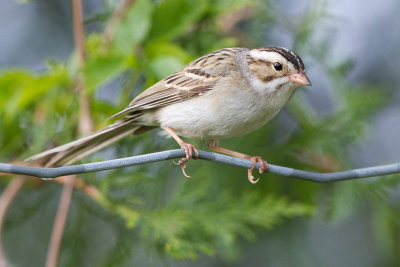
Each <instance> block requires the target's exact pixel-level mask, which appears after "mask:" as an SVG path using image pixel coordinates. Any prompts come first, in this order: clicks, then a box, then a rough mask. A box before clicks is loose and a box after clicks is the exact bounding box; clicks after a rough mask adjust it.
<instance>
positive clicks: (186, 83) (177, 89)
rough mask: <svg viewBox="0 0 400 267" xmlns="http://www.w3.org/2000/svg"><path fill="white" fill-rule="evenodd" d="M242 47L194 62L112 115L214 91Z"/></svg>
mask: <svg viewBox="0 0 400 267" xmlns="http://www.w3.org/2000/svg"><path fill="white" fill-rule="evenodd" d="M243 50H245V48H230V49H221V50H218V51H215V52H213V53H210V54H207V55H204V56H202V57H200V58H198V59H196V60H194V61H192V62H191V63H189V64H188V65H187V66H186V67H185V68H183V69H182V70H180V71H178V72H176V73H174V74H172V75H170V76H168V77H166V78H164V79H163V80H161V81H159V82H158V83H156V84H154V85H153V86H151V87H149V88H148V89H146V90H145V91H144V92H142V93H141V94H139V95H138V96H137V97H136V98H135V99H133V101H132V102H131V103H130V104H129V106H128V107H127V108H126V109H124V110H122V111H121V112H118V113H117V114H115V115H114V116H113V117H117V116H120V115H123V114H127V113H130V112H132V111H136V110H144V109H152V108H158V107H162V106H165V105H169V104H173V103H177V102H181V101H184V100H187V99H190V98H192V97H195V96H199V95H202V94H204V93H206V92H207V91H209V90H212V89H213V87H214V86H215V84H216V83H217V82H218V81H219V79H221V78H222V77H225V76H227V75H229V73H230V72H231V71H232V70H233V69H234V68H236V64H235V53H236V52H238V51H243Z"/></svg>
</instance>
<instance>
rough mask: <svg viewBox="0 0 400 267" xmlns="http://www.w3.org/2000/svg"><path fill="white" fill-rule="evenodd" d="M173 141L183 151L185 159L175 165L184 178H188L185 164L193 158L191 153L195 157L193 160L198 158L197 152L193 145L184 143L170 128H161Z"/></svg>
mask: <svg viewBox="0 0 400 267" xmlns="http://www.w3.org/2000/svg"><path fill="white" fill-rule="evenodd" d="M163 129H164V130H165V131H166V132H167V133H168V134H169V135H170V136H171V137H172V138H174V139H175V141H176V142H177V143H178V144H179V146H180V147H181V148H182V149H184V150H185V154H186V157H184V158H182V159H181V160H180V161H179V162H178V163H177V165H178V166H181V168H182V172H183V175H185V176H186V177H188V178H189V177H190V176H189V175H187V174H186V171H185V168H186V162H187V161H188V160H190V159H192V158H193V151H194V154H195V157H194V158H193V159H197V158H198V157H199V151H198V150H197V149H196V148H195V147H194V145H192V144H189V143H186V142H184V141H183V140H182V139H181V138H180V137H179V136H178V135H177V134H176V133H175V132H174V131H173V130H172V129H171V128H170V127H164V128H163Z"/></svg>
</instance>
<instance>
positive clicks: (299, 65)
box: [260, 46, 305, 71]
mask: <svg viewBox="0 0 400 267" xmlns="http://www.w3.org/2000/svg"><path fill="white" fill-rule="evenodd" d="M260 51H267V52H276V53H278V54H280V55H281V56H283V57H284V58H285V59H286V60H287V61H289V62H291V63H292V64H293V65H294V67H295V68H296V69H297V70H299V71H304V69H305V67H304V63H303V60H301V58H300V57H299V56H298V55H296V54H295V53H294V52H293V51H291V50H289V49H286V48H283V47H276V46H273V47H265V48H261V49H260Z"/></svg>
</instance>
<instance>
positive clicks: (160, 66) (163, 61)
mask: <svg viewBox="0 0 400 267" xmlns="http://www.w3.org/2000/svg"><path fill="white" fill-rule="evenodd" d="M184 65H185V64H184V62H182V60H180V59H179V58H177V57H174V56H160V57H157V58H155V59H154V60H152V61H151V62H150V64H149V70H150V71H151V72H152V74H153V75H154V76H155V77H156V79H157V80H160V79H162V78H164V77H166V76H168V75H170V74H172V73H174V72H176V71H178V70H179V69H181V68H182V67H183V66H184Z"/></svg>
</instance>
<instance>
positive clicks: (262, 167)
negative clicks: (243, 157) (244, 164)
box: [247, 156, 268, 184]
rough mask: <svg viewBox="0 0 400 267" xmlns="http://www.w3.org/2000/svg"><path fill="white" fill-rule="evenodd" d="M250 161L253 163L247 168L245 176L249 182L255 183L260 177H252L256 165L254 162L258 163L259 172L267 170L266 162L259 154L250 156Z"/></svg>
mask: <svg viewBox="0 0 400 267" xmlns="http://www.w3.org/2000/svg"><path fill="white" fill-rule="evenodd" d="M251 161H252V162H253V165H252V166H251V168H250V169H248V170H247V178H248V179H249V181H250V183H252V184H256V183H258V181H259V180H260V178H257V179H254V176H253V170H254V168H255V167H256V163H257V162H258V165H259V168H258V171H259V173H263V172H265V171H268V163H267V162H266V161H264V160H263V159H262V158H261V157H260V156H255V157H251Z"/></svg>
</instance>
